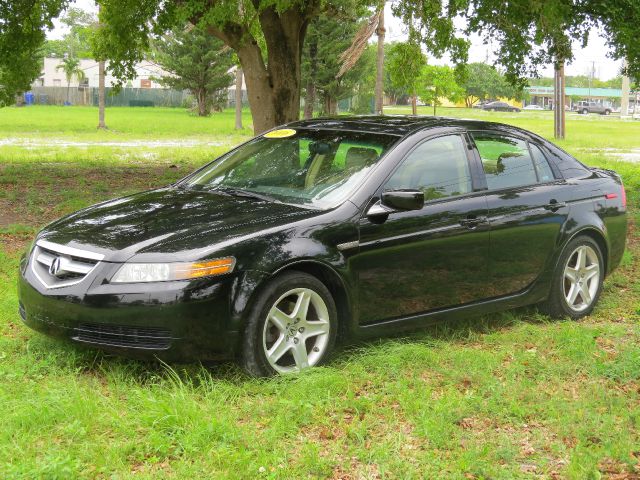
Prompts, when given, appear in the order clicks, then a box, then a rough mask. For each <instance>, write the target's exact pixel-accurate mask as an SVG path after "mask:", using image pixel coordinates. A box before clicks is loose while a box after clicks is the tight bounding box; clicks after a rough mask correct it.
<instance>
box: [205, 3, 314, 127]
mask: <svg viewBox="0 0 640 480" xmlns="http://www.w3.org/2000/svg"><path fill="white" fill-rule="evenodd" d="M308 3H309V5H311V4H313V5H316V4H317V3H318V2H308ZM307 8H308V11H306V12H302V11H301V10H300V9H299V8H293V7H292V8H291V9H289V10H286V11H284V12H282V13H277V12H276V9H275V7H268V8H265V9H263V10H261V11H260V13H259V14H258V19H259V21H260V25H261V27H262V32H263V34H264V39H265V43H266V47H267V48H266V50H267V63H266V64H265V62H264V60H263V57H262V51H261V49H260V46H259V45H258V42H257V41H256V40H255V39H254V38H253V37H252V36H251V34H250V32H248V31H246V30H244V29H243V28H240V27H238V25H237V24H231V25H229V26H228V27H227V28H224V29H222V30H219V29H217V28H216V27H215V26H210V27H209V31H210V33H211V34H213V35H216V36H217V37H218V38H221V39H222V40H223V41H224V42H225V43H227V45H229V46H230V47H231V48H233V49H234V50H235V51H236V53H237V55H238V58H239V60H240V64H241V65H242V70H243V73H244V80H245V85H246V87H247V96H248V98H249V106H250V107H251V114H252V116H253V130H254V133H256V134H258V133H261V132H264V131H265V130H269V129H271V128H273V127H275V126H277V125H282V124H283V123H288V122H292V121H294V120H298V118H299V117H300V64H301V56H302V45H303V42H304V37H305V34H306V31H307V25H308V23H309V18H310V16H311V14H310V12H311V9H312V7H311V6H308V7H307ZM314 8H315V7H314Z"/></svg>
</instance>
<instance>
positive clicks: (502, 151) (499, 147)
mask: <svg viewBox="0 0 640 480" xmlns="http://www.w3.org/2000/svg"><path fill="white" fill-rule="evenodd" d="M473 139H474V141H475V142H476V146H477V147H478V152H479V153H480V158H481V159H482V167H483V169H484V173H485V176H486V178H487V186H488V187H489V189H490V190H493V189H498V188H509V187H519V186H523V185H531V184H534V183H537V181H538V179H537V177H536V171H535V169H534V167H533V162H532V161H531V156H530V155H529V149H528V148H527V143H526V142H524V141H522V140H519V139H517V138H513V137H503V136H496V135H487V134H482V133H475V134H474V135H473Z"/></svg>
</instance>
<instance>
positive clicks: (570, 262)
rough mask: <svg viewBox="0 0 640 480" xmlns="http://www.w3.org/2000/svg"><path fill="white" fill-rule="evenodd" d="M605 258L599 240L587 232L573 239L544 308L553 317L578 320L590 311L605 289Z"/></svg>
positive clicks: (542, 308)
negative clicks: (588, 235)
mask: <svg viewBox="0 0 640 480" xmlns="http://www.w3.org/2000/svg"><path fill="white" fill-rule="evenodd" d="M603 278H604V260H603V257H602V252H601V251H600V247H599V246H598V244H597V243H596V242H595V241H594V240H593V239H592V238H591V237H587V236H579V237H576V238H574V239H573V240H571V241H570V242H569V243H568V244H567V245H566V246H565V248H564V250H563V251H562V253H561V254H560V258H559V259H558V265H557V266H556V270H555V272H554V273H553V279H552V281H551V291H550V293H549V298H547V300H545V301H544V302H542V303H540V305H539V307H540V310H542V311H543V312H545V313H547V314H548V315H549V316H550V317H552V318H563V317H569V318H571V319H573V320H577V319H579V318H582V317H584V316H587V315H589V314H590V313H591V312H592V311H593V309H594V307H595V306H596V303H598V299H599V298H600V293H601V292H602V281H603Z"/></svg>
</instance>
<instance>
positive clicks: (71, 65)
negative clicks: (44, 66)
mask: <svg viewBox="0 0 640 480" xmlns="http://www.w3.org/2000/svg"><path fill="white" fill-rule="evenodd" d="M56 70H62V71H63V72H64V76H65V77H66V78H67V103H69V88H70V87H71V80H73V77H76V78H77V79H78V81H79V80H82V79H83V78H84V70H82V69H81V68H80V59H78V58H76V57H72V56H70V55H67V56H65V57H64V58H63V59H62V62H60V65H58V66H57V67H56Z"/></svg>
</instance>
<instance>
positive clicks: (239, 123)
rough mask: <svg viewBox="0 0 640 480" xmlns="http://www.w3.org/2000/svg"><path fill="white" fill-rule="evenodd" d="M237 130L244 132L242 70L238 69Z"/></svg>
mask: <svg viewBox="0 0 640 480" xmlns="http://www.w3.org/2000/svg"><path fill="white" fill-rule="evenodd" d="M236 130H242V69H241V68H240V67H237V68H236Z"/></svg>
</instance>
